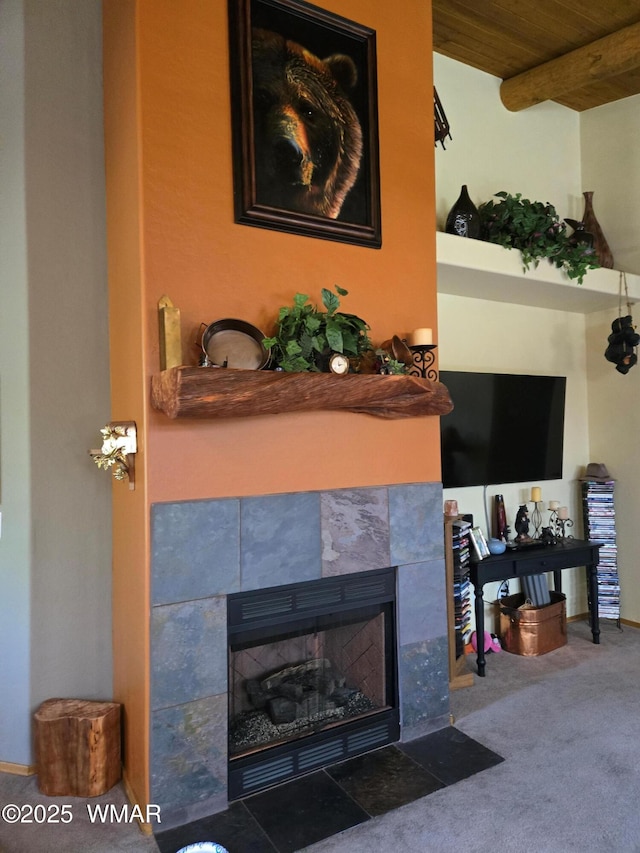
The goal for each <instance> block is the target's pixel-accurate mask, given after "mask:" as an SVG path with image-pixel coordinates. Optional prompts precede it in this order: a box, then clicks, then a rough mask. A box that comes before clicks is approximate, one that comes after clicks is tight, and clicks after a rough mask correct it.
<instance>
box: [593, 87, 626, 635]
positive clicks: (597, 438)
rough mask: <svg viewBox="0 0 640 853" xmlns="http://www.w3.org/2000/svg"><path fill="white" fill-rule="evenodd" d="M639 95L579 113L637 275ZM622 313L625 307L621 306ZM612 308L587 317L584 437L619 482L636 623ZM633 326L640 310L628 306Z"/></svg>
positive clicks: (617, 253) (621, 545)
mask: <svg viewBox="0 0 640 853" xmlns="http://www.w3.org/2000/svg"><path fill="white" fill-rule="evenodd" d="M639 134H640V96H635V97H633V98H625V99H624V100H622V101H617V102H615V103H613V104H607V105H606V106H603V107H598V108H597V109H594V110H589V111H588V112H586V113H583V114H582V118H581V143H582V144H581V149H582V171H583V177H584V185H585V188H586V189H591V190H593V191H594V197H593V198H594V207H595V210H596V215H597V217H598V221H599V222H600V225H601V226H602V229H603V231H604V234H605V237H606V238H607V242H608V243H609V245H610V247H611V251H612V252H613V257H614V262H615V267H616V269H622V270H625V271H626V272H631V273H640V154H639V153H638V146H637V144H636V142H637V139H638V135H639ZM622 313H623V314H626V313H627V307H626V304H625V302H624V299H623V302H622ZM617 316H618V312H617V311H616V310H612V311H603V312H600V313H598V314H593V315H590V316H589V317H588V321H587V355H588V361H587V364H588V371H589V435H590V441H591V458H592V459H593V461H605V462H606V464H607V467H608V468H609V470H610V472H611V474H612V475H613V476H614V477H616V478H617V484H616V492H615V494H616V516H617V522H618V531H619V536H618V566H619V572H620V586H621V593H620V594H621V602H622V614H623V616H624V617H625V618H627V619H631V620H633V621H635V622H640V584H638V577H639V574H640V572H639V570H638V547H639V546H640V534H639V532H638V515H639V514H640V494H639V492H638V487H637V484H638V482H639V481H640V453H638V443H637V436H638V432H639V427H640V406H639V404H638V401H639V400H640V367H634V368H633V369H632V370H631V371H630V372H629V373H628V374H627V375H626V376H623V375H622V374H620V373H618V372H617V371H616V369H615V367H614V366H613V365H612V364H609V362H607V361H606V360H605V359H604V358H603V357H602V353H603V352H604V350H605V348H606V346H607V336H608V335H609V333H610V332H611V322H612V321H613V320H614V319H615V318H616V317H617ZM632 316H633V317H634V320H635V322H636V324H637V323H638V321H639V320H640V306H636V307H635V308H632Z"/></svg>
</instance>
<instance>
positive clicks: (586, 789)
mask: <svg viewBox="0 0 640 853" xmlns="http://www.w3.org/2000/svg"><path fill="white" fill-rule="evenodd" d="M601 627H602V637H601V644H600V645H599V646H595V645H593V643H591V639H590V637H591V635H590V632H589V629H588V626H587V625H586V623H584V622H576V623H571V624H570V625H569V644H568V645H567V646H564V647H563V648H561V649H557V650H555V651H553V652H550V653H549V654H547V655H543V656H540V657H535V658H525V657H520V656H518V655H511V654H508V653H507V652H500V653H499V654H493V655H490V656H488V658H487V676H486V678H484V679H480V678H478V677H477V676H476V678H475V683H474V686H473V687H471V688H467V689H466V690H459V691H455V692H454V693H453V694H452V700H451V705H452V710H453V712H454V716H455V724H456V727H457V728H459V729H460V730H462V731H463V732H465V733H466V734H468V735H469V736H470V737H473V738H475V739H476V740H478V741H480V742H481V743H483V744H484V745H485V746H488V747H489V748H490V749H493V750H495V752H497V753H499V754H500V755H502V756H503V757H504V758H505V761H504V762H503V763H502V764H499V765H498V766H496V767H493V768H491V769H489V770H485V771H484V772H483V773H480V774H478V775H477V776H472V777H471V778H469V779H466V780H464V781H462V782H460V783H458V784H456V785H453V786H451V787H449V788H444V789H442V790H440V791H436V792H435V793H433V794H430V795H429V796H428V797H425V798H424V799H422V800H417V801H416V802H414V803H411V804H409V805H407V806H404V807H403V808H401V809H398V810H397V811H394V812H389V813H388V814H386V815H384V817H382V818H374V819H373V820H371V821H368V822H367V823H366V824H362V825H361V826H358V827H355V828H354V829H353V830H347V831H346V832H344V833H341V834H340V835H337V836H333V837H332V838H330V839H327V840H326V841H323V842H321V843H320V844H315V845H313V846H311V847H308V848H307V851H308V853H311V852H312V851H313V853H320V851H322V853H365V851H366V853H371V851H372V850H392V849H394V850H397V851H403V853H431V851H433V853H449V851H451V853H454V851H455V853H459V851H465V853H475V852H476V851H477V853H494V851H498V853H519V851H522V853H531V851H536V853H573V851H575V853H578V851H579V852H580V853H631V851H640V769H639V768H640V701H639V700H640V688H639V685H640V631H639V630H637V629H634V628H629V627H625V628H624V631H622V632H620V631H618V629H617V627H615V624H614V623H612V622H606V623H603V624H602V626H601ZM234 853H236V851H234ZM237 853H239V851H237Z"/></svg>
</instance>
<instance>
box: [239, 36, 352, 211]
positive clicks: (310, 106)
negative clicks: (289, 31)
mask: <svg viewBox="0 0 640 853" xmlns="http://www.w3.org/2000/svg"><path fill="white" fill-rule="evenodd" d="M252 78H253V121H254V130H253V133H254V156H255V180H256V199H257V201H258V203H260V204H263V205H267V206H271V207H278V208H282V209H284V210H288V211H294V212H298V213H305V214H312V215H315V216H323V217H327V218H329V219H337V218H338V216H339V215H340V211H341V209H342V206H343V203H344V201H345V198H346V197H347V195H348V193H349V191H350V190H351V189H352V187H353V185H354V183H355V181H356V178H357V176H358V171H359V169H360V165H361V160H362V129H361V126H360V122H359V120H358V117H357V115H356V112H355V110H354V108H353V105H352V104H351V102H350V100H349V94H348V93H349V92H350V91H351V90H352V89H353V88H354V87H355V85H356V83H357V78H358V73H357V68H356V65H355V63H354V61H353V60H352V59H351V58H350V57H349V56H346V55H345V54H341V53H334V54H332V55H331V56H328V57H326V58H324V59H320V58H318V57H317V56H315V55H314V54H313V53H311V52H310V51H308V50H306V49H305V48H304V47H302V46H301V45H299V44H297V43H296V42H294V41H290V40H288V39H286V38H284V37H283V36H281V35H279V34H278V33H275V32H270V31H268V30H264V29H258V28H254V29H253V30H252Z"/></svg>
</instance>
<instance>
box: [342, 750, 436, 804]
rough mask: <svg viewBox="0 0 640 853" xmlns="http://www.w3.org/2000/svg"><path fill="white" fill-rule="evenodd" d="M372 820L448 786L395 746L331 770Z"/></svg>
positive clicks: (352, 760)
mask: <svg viewBox="0 0 640 853" xmlns="http://www.w3.org/2000/svg"><path fill="white" fill-rule="evenodd" d="M327 773H328V774H329V775H330V776H331V778H332V779H334V780H335V781H336V782H337V783H338V784H339V785H340V787H341V788H343V789H344V790H345V791H346V792H347V794H349V796H350V797H353V799H354V800H355V801H356V802H357V803H358V805H360V806H362V808H363V809H364V810H365V811H366V812H367V814H370V815H371V817H376V816H377V815H381V814H384V813H385V812H389V811H392V810H393V809H398V808H400V806H404V805H406V804H407V803H411V802H413V801H414V800H418V799H420V797H426V796H427V795H428V794H432V793H433V792H434V791H437V790H438V789H439V788H444V784H443V783H442V782H441V781H440V780H438V779H436V778H435V776H433V775H432V774H431V773H429V772H428V771H427V770H425V769H424V768H423V767H421V766H420V765H419V764H416V762H415V761H413V760H412V759H411V758H409V756H408V755H405V753H403V752H401V751H400V750H399V749H398V748H397V747H395V746H388V747H384V748H383V749H379V750H377V751H376V752H369V753H367V754H366V755H361V756H359V757H358V758H352V759H350V760H349V761H344V762H343V763H342V764H337V765H335V766H333V767H330V768H328V769H327Z"/></svg>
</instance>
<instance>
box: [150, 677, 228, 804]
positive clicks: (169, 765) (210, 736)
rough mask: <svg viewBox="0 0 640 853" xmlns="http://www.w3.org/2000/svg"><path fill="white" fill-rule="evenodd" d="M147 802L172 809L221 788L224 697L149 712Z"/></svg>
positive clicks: (224, 753) (224, 777)
mask: <svg viewBox="0 0 640 853" xmlns="http://www.w3.org/2000/svg"><path fill="white" fill-rule="evenodd" d="M151 726H152V731H151V802H153V803H157V804H158V805H160V806H161V807H166V808H176V807H179V806H181V805H187V804H192V803H196V802H199V801H201V800H205V799H207V798H209V797H212V796H214V795H215V794H218V793H219V792H222V791H226V788H227V749H226V745H227V697H226V694H224V695H221V696H209V697H207V698H206V699H200V700H198V701H196V702H189V703H187V704H185V705H178V706H176V707H173V708H165V709H163V710H161V711H154V712H153V714H152V715H151Z"/></svg>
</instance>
